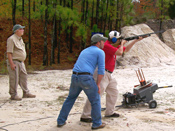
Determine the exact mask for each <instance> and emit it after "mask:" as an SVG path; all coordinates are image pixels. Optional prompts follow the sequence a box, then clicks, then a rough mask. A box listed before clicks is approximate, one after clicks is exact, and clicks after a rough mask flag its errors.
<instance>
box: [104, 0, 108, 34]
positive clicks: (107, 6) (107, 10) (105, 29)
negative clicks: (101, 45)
mask: <svg viewBox="0 0 175 131" xmlns="http://www.w3.org/2000/svg"><path fill="white" fill-rule="evenodd" d="M108 4H109V1H108V0H107V5H106V14H105V18H104V19H105V20H104V28H103V33H105V30H106V20H107V16H108V12H107V11H108Z"/></svg>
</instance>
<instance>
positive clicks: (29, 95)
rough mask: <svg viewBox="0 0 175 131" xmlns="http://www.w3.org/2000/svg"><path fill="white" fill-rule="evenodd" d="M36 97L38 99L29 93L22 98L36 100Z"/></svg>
mask: <svg viewBox="0 0 175 131" xmlns="http://www.w3.org/2000/svg"><path fill="white" fill-rule="evenodd" d="M35 97H36V95H33V94H31V93H29V94H23V97H22V98H35Z"/></svg>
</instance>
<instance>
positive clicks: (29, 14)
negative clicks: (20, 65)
mask: <svg viewBox="0 0 175 131" xmlns="http://www.w3.org/2000/svg"><path fill="white" fill-rule="evenodd" d="M29 65H31V20H30V0H29Z"/></svg>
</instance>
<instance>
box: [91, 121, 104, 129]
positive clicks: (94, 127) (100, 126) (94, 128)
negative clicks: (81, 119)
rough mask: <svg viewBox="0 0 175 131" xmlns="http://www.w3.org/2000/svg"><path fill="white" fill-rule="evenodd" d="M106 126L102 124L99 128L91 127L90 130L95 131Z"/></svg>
mask: <svg viewBox="0 0 175 131" xmlns="http://www.w3.org/2000/svg"><path fill="white" fill-rule="evenodd" d="M105 126H106V124H105V123H102V124H101V125H100V126H98V127H91V129H92V130H97V129H100V128H104V127H105Z"/></svg>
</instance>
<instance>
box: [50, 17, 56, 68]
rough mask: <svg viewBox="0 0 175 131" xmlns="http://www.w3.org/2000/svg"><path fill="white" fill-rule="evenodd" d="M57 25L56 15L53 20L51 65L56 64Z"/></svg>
mask: <svg viewBox="0 0 175 131" xmlns="http://www.w3.org/2000/svg"><path fill="white" fill-rule="evenodd" d="M55 25H56V14H55V15H54V18H53V33H52V42H51V44H52V45H51V56H50V65H52V64H54V63H55V61H54V56H55V52H54V50H55V42H56V39H55Z"/></svg>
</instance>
